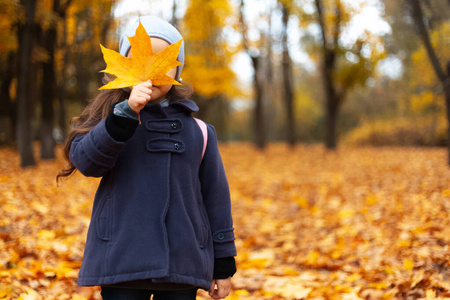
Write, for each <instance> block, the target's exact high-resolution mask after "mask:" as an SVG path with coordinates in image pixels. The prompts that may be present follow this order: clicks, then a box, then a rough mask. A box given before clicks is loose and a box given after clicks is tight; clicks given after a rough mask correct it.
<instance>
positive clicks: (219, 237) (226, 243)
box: [213, 227, 237, 258]
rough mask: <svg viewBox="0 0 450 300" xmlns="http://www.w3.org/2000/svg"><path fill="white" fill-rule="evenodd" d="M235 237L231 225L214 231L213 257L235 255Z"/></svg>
mask: <svg viewBox="0 0 450 300" xmlns="http://www.w3.org/2000/svg"><path fill="white" fill-rule="evenodd" d="M235 239H236V238H235V237H234V228H233V227H231V228H227V229H222V230H218V231H216V232H214V234H213V243H214V257H216V258H222V257H229V256H236V254H237V253H236V245H235V243H234V240H235Z"/></svg>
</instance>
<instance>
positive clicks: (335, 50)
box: [0, 0, 450, 300]
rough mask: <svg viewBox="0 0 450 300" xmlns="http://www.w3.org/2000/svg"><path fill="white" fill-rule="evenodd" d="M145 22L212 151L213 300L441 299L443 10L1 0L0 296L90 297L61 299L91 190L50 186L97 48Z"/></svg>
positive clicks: (435, 1)
mask: <svg viewBox="0 0 450 300" xmlns="http://www.w3.org/2000/svg"><path fill="white" fill-rule="evenodd" d="M145 14H154V15H157V16H159V17H161V18H163V19H165V20H167V21H169V22H171V23H172V24H174V25H175V26H176V27H177V28H178V29H179V30H180V32H181V33H182V35H183V36H184V38H185V42H186V53H187V57H186V61H185V67H184V69H183V74H182V78H183V81H187V82H189V83H191V84H192V85H193V88H194V91H195V93H194V95H193V96H192V99H193V100H194V101H195V102H196V103H197V104H198V106H199V107H200V111H199V112H198V113H197V114H196V116H197V117H198V118H201V119H203V120H204V121H206V122H207V123H210V124H213V125H214V126H215V128H216V130H217V133H218V137H219V139H220V141H221V143H220V148H221V153H222V158H223V160H224V164H225V168H226V171H227V176H228V180H229V182H230V189H231V194H232V204H233V216H234V222H235V228H236V236H237V240H236V243H237V246H238V257H237V264H238V270H239V271H238V273H237V274H236V275H235V276H234V278H233V289H232V293H231V295H230V296H229V299H449V297H450V283H449V279H450V263H449V261H450V231H449V228H450V227H449V225H450V218H449V217H448V211H449V209H450V206H449V203H450V202H449V201H450V170H449V163H450V151H449V150H448V149H450V143H449V135H450V129H449V126H448V124H449V123H448V120H449V119H450V50H449V49H450V38H449V37H450V1H448V0H396V1H389V0H357V1H350V0H231V1H224V0H170V1H169V0H166V1H163V0H152V1H150V0H149V1H140V2H139V1H129V0H115V1H114V0H89V1H86V0H0V28H1V30H0V215H1V217H0V299H73V300H75V299H76V300H81V299H101V298H100V294H99V289H98V288H80V287H77V285H76V278H77V273H78V269H79V267H80V264H81V260H82V253H83V252H82V251H83V247H84V241H85V236H86V231H87V226H88V224H89V217H90V213H91V209H92V200H93V195H94V193H95V189H96V186H97V185H98V179H95V178H85V177H83V176H82V175H81V174H79V173H76V174H74V175H73V176H71V177H70V179H69V180H67V181H65V182H63V183H62V184H60V186H59V187H57V186H56V181H55V176H56V174H57V173H58V172H59V171H60V169H61V168H63V167H64V166H65V162H64V160H63V158H62V151H63V149H62V143H63V141H64V139H65V138H66V136H67V134H68V133H69V132H70V127H71V124H70V123H69V121H70V119H71V118H72V117H74V116H77V115H79V114H80V112H81V111H82V110H83V108H84V107H85V106H86V105H87V103H89V101H90V100H91V99H93V98H94V97H95V95H96V93H97V89H98V88H99V87H100V86H101V85H102V82H101V80H102V76H103V73H99V71H100V70H103V69H105V66H106V65H105V62H104V60H103V57H102V53H101V51H100V46H99V44H102V45H104V46H105V47H107V48H110V49H114V50H118V40H119V37H120V35H121V34H122V32H123V31H124V29H125V27H126V26H127V25H129V24H130V22H133V21H134V20H135V19H136V18H137V17H139V16H141V15H145ZM446 297H447V298H446ZM199 298H201V299H207V298H208V297H207V295H206V293H203V292H199Z"/></svg>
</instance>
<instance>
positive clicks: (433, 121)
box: [342, 112, 448, 146]
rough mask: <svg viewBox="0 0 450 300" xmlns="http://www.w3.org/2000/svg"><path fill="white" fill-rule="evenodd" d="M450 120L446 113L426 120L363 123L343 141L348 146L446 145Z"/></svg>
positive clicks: (412, 119) (400, 119)
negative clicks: (448, 120) (449, 120)
mask: <svg viewBox="0 0 450 300" xmlns="http://www.w3.org/2000/svg"><path fill="white" fill-rule="evenodd" d="M447 138H448V137H447V121H446V119H445V115H444V113H443V112H440V113H439V115H437V116H435V115H429V116H424V117H411V118H406V117H404V118H395V119H388V120H382V119H380V120H375V121H369V120H362V122H361V124H360V125H359V126H358V127H356V128H355V129H353V130H351V131H350V132H348V133H347V134H346V135H345V136H344V137H343V139H342V143H343V144H347V145H373V146H383V145H444V144H445V143H446V141H447Z"/></svg>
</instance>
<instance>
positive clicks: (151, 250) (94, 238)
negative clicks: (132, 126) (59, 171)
mask: <svg viewBox="0 0 450 300" xmlns="http://www.w3.org/2000/svg"><path fill="white" fill-rule="evenodd" d="M197 110H198V107H197V105H196V104H195V103H194V102H193V101H191V100H184V101H179V102H173V103H171V104H170V105H169V106H168V107H161V105H159V104H147V105H146V106H145V108H144V109H143V110H142V111H141V113H140V118H141V124H140V125H139V126H138V127H137V128H136V131H135V132H134V135H133V136H132V137H131V138H130V139H128V140H126V141H124V142H121V141H116V140H114V139H113V138H112V137H111V136H110V134H109V133H108V131H107V130H106V126H105V120H102V121H101V122H100V123H99V124H98V125H97V126H95V127H94V128H93V129H92V130H91V131H90V132H89V133H87V134H82V135H78V136H77V137H76V138H75V140H74V141H73V142H72V145H71V150H70V160H71V161H72V163H73V164H74V165H75V167H76V168H77V169H78V170H79V171H80V172H81V173H82V174H84V175H85V176H93V177H102V179H101V181H100V185H99V187H98V190H97V192H96V194H95V199H94V205H93V210H92V216H91V223H90V225H89V229H88V234H87V241H86V247H85V250H84V257H83V263H82V266H81V269H80V273H79V279H78V284H79V285H81V286H92V285H106V284H114V283H117V282H122V281H129V280H135V279H147V278H153V281H154V282H175V283H185V284H191V285H195V286H198V287H201V288H204V289H209V288H210V287H211V281H212V276H213V268H214V259H216V258H223V257H230V256H235V255H236V247H235V243H234V240H235V237H234V228H233V220H232V216H231V203H230V193H229V187H228V182H227V179H226V175H225V171H224V167H223V164H222V159H221V157H220V153H219V149H218V145H217V137H216V133H215V129H214V127H213V126H212V125H210V124H207V128H208V143H207V147H206V152H205V154H204V157H203V160H202V157H201V156H202V150H203V135H202V132H201V129H200V127H199V126H198V125H197V123H196V121H195V120H194V119H193V117H192V116H191V113H192V112H195V111H197Z"/></svg>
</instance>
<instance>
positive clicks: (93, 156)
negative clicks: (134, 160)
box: [69, 119, 125, 177]
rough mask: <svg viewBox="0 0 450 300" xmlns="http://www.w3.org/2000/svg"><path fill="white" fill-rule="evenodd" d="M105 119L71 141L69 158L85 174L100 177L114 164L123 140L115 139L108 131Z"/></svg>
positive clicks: (123, 144) (123, 143) (122, 145)
mask: <svg viewBox="0 0 450 300" xmlns="http://www.w3.org/2000/svg"><path fill="white" fill-rule="evenodd" d="M105 122H106V119H103V120H102V121H100V122H99V123H98V124H97V125H96V126H95V127H94V128H93V129H92V130H91V131H89V132H88V133H86V134H80V135H78V136H76V137H75V139H74V140H73V142H72V145H71V148H70V153H69V158H70V161H71V162H72V163H73V165H74V166H75V167H76V168H77V169H78V170H79V171H80V172H81V173H82V174H83V175H85V176H89V177H102V176H104V175H105V174H106V173H107V172H108V171H109V170H110V169H111V168H112V167H114V165H115V164H116V160H117V157H118V156H119V154H120V151H121V150H122V148H123V147H124V146H125V142H123V141H116V140H115V139H113V138H112V137H111V135H110V134H109V133H108V131H107V129H106V125H105Z"/></svg>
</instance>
